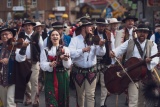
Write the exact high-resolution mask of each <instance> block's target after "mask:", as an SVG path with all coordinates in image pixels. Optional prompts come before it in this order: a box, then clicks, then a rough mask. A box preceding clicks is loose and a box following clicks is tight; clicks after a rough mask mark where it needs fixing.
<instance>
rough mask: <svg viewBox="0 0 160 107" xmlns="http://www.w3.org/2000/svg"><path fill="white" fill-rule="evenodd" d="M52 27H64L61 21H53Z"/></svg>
mask: <svg viewBox="0 0 160 107" xmlns="http://www.w3.org/2000/svg"><path fill="white" fill-rule="evenodd" d="M52 27H53V28H66V26H64V24H63V23H62V22H54V23H52Z"/></svg>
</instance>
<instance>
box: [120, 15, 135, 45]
mask: <svg viewBox="0 0 160 107" xmlns="http://www.w3.org/2000/svg"><path fill="white" fill-rule="evenodd" d="M136 21H138V19H137V18H135V17H134V16H132V15H128V16H127V17H126V18H124V19H123V20H122V23H124V24H125V25H124V26H125V27H124V28H123V29H122V30H121V32H123V35H120V36H121V39H122V40H120V41H122V43H123V42H125V41H126V40H128V39H134V38H136V34H135V33H134V32H133V31H134V29H136V27H135V26H134V25H135V22H136ZM119 45H120V44H119Z"/></svg>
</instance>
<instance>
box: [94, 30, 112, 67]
mask: <svg viewBox="0 0 160 107" xmlns="http://www.w3.org/2000/svg"><path fill="white" fill-rule="evenodd" d="M94 35H98V31H97V29H95V30H94ZM103 38H104V39H105V40H106V43H105V47H106V54H105V55H104V56H103V57H102V58H101V60H100V63H104V64H106V65H110V64H111V58H110V57H109V46H108V43H109V42H108V41H107V36H106V34H105V31H104V32H103Z"/></svg>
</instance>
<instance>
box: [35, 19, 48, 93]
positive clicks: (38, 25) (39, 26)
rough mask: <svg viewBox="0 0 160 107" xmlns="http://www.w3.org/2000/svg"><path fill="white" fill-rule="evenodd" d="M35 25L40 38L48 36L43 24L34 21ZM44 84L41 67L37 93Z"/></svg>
mask: <svg viewBox="0 0 160 107" xmlns="http://www.w3.org/2000/svg"><path fill="white" fill-rule="evenodd" d="M35 23H36V25H35V26H34V30H35V31H36V32H38V33H39V34H40V36H42V39H43V40H45V38H47V37H48V34H47V32H46V31H45V24H42V23H41V22H35ZM43 85H44V75H43V71H42V69H40V71H39V79H38V88H39V93H40V92H41V91H42V89H43Z"/></svg>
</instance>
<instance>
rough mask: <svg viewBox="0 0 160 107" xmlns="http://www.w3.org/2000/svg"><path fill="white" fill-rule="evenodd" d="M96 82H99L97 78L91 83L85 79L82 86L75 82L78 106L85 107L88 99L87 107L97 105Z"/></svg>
mask: <svg viewBox="0 0 160 107" xmlns="http://www.w3.org/2000/svg"><path fill="white" fill-rule="evenodd" d="M96 83H97V79H95V80H94V81H93V82H92V83H91V84H90V83H89V82H88V80H87V79H85V80H84V82H83V84H82V86H81V87H80V86H79V85H78V84H77V83H76V82H75V86H76V91H77V103H78V107H84V101H86V104H87V107H94V106H95V88H96ZM85 98H86V100H85Z"/></svg>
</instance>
